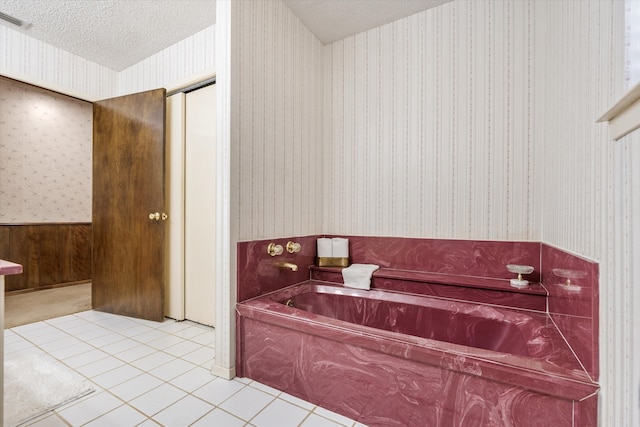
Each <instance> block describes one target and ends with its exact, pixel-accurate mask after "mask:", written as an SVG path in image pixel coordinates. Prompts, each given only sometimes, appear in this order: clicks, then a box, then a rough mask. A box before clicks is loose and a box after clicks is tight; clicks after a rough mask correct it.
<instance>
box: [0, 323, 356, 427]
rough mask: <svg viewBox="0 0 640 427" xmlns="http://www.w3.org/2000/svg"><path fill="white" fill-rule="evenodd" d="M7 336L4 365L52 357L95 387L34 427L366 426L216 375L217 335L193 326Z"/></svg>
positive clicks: (27, 331)
mask: <svg viewBox="0 0 640 427" xmlns="http://www.w3.org/2000/svg"><path fill="white" fill-rule="evenodd" d="M4 337H5V350H4V351H5V360H9V359H11V358H15V357H18V356H21V355H25V354H40V355H43V356H45V357H50V358H51V359H52V360H53V361H58V362H59V363H62V364H64V365H65V366H67V367H69V368H71V369H72V370H74V371H75V372H76V373H77V375H79V376H81V377H84V378H87V379H88V380H89V381H91V382H92V383H93V386H94V388H95V392H93V393H91V394H90V395H88V396H86V397H84V398H82V399H79V400H76V401H75V402H71V403H70V404H68V405H66V406H63V407H61V408H59V409H57V410H55V411H53V412H50V413H48V414H46V415H44V416H42V417H40V418H38V419H36V420H34V421H32V422H31V423H30V424H27V425H29V426H37V427H59V426H92V427H93V426H105V427H113V426H117V427H126V426H144V427H147V426H157V425H162V426H170V427H174V426H175V427H179V426H198V427H214V426H215V427H235V426H255V427H271V426H273V427H288V426H303V427H340V426H349V427H364V426H363V425H362V424H360V423H356V422H354V421H353V420H350V419H348V418H346V417H344V416H342V415H338V414H336V413H333V412H330V411H327V410H325V409H323V408H320V407H318V406H315V405H313V404H311V403H308V402H305V401H303V400H300V399H298V398H296V397H294V396H291V395H288V394H286V393H282V392H280V391H278V390H275V389H273V388H271V387H268V386H266V385H263V384H260V383H258V382H255V381H252V380H249V379H246V378H235V379H233V380H231V381H228V380H225V379H223V378H219V377H216V376H214V375H211V373H210V371H209V370H210V368H211V365H212V363H213V357H214V351H213V346H214V342H215V340H214V330H213V329H212V328H208V327H205V326H202V325H198V324H195V323H192V322H188V321H187V322H175V321H173V320H169V319H167V320H166V321H165V322H163V323H156V322H148V321H144V320H138V319H132V318H128V317H123V316H117V315H112V314H107V313H101V312H97V311H85V312H82V313H78V314H74V315H69V316H64V317H59V318H55V319H51V320H47V321H43V322H37V323H32V324H30V325H24V326H18V327H15V328H12V329H6V330H5V331H4Z"/></svg>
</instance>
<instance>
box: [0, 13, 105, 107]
mask: <svg viewBox="0 0 640 427" xmlns="http://www.w3.org/2000/svg"><path fill="white" fill-rule="evenodd" d="M0 74H2V75H5V76H7V77H11V78H15V79H19V80H25V81H27V82H29V83H33V84H36V85H40V86H44V87H47V88H49V89H52V90H57V91H59V92H62V93H65V94H68V95H72V96H76V97H79V98H82V99H87V100H91V101H94V100H97V99H104V98H108V97H110V96H113V94H114V93H115V92H116V78H117V73H116V72H115V71H113V70H111V69H109V68H107V67H103V66H102V65H98V64H96V63H95V62H91V61H89V60H86V59H84V58H81V57H79V56H77V55H74V54H72V53H70V52H67V51H65V50H62V49H59V48H57V47H54V46H51V45H49V44H47V43H44V42H41V41H40V40H37V39H34V38H33V37H30V36H28V35H26V34H24V33H21V32H19V31H16V30H13V29H11V28H8V27H6V26H4V25H1V26H0Z"/></svg>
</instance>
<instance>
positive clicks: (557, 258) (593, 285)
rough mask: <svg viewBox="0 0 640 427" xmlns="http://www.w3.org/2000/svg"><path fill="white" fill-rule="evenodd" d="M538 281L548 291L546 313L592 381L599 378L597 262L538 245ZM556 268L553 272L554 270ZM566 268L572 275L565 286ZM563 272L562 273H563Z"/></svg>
mask: <svg viewBox="0 0 640 427" xmlns="http://www.w3.org/2000/svg"><path fill="white" fill-rule="evenodd" d="M542 265H543V269H542V277H543V279H542V281H543V283H544V286H545V288H546V289H547V291H548V292H549V315H550V316H551V318H552V319H553V321H554V322H556V325H558V329H560V331H561V332H562V334H563V335H564V336H565V338H566V339H567V341H568V342H569V345H571V348H572V349H573V351H575V353H576V355H577V356H578V358H579V359H580V361H581V362H582V364H583V365H584V367H585V369H586V370H587V372H589V374H590V375H591V377H592V378H593V379H594V381H597V380H598V378H599V373H600V372H599V360H598V352H597V349H598V322H599V318H598V307H599V291H598V281H599V267H598V263H596V262H593V261H590V260H586V259H584V258H582V257H579V256H576V255H573V254H570V253H568V252H565V251H562V250H560V249H557V248H555V247H553V246H550V245H547V244H542ZM554 270H556V273H554ZM559 270H568V272H569V273H570V274H571V275H573V276H575V277H576V278H573V279H571V286H570V287H567V286H566V285H565V284H566V278H563V277H561V276H558V274H559V273H564V272H562V271H559ZM565 274H566V273H565Z"/></svg>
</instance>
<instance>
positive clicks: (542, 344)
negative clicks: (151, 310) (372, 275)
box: [236, 281, 598, 427]
mask: <svg viewBox="0 0 640 427" xmlns="http://www.w3.org/2000/svg"><path fill="white" fill-rule="evenodd" d="M236 307H237V308H236V315H237V335H236V339H237V363H236V370H237V373H238V375H239V376H244V377H248V378H252V379H255V380H257V381H260V382H262V383H265V384H268V385H270V386H272V387H274V388H276V389H279V390H282V391H285V392H287V393H289V394H292V395H294V396H297V397H300V398H302V399H305V400H307V401H310V402H312V403H314V404H317V405H319V406H322V407H325V408H327V409H330V410H332V411H335V412H338V413H340V414H343V415H345V416H347V417H349V418H352V419H354V420H357V421H359V422H362V423H363V424H366V425H369V426H403V427H406V426H441V425H442V426H445V425H446V426H476V425H477V426H518V427H520V426H538V425H540V426H548V425H553V426H589V425H594V426H595V425H597V420H595V419H594V416H593V414H595V407H596V405H597V397H596V396H597V391H598V385H597V384H596V383H594V382H592V381H591V379H590V378H589V376H588V375H587V373H586V372H585V370H584V369H583V367H582V366H581V365H580V363H579V362H578V360H577V359H576V358H575V356H574V354H573V352H572V351H571V349H570V348H569V347H568V346H567V344H566V342H565V340H564V339H563V337H562V336H561V335H560V333H559V332H558V330H557V328H556V326H555V324H554V323H553V322H552V321H551V320H550V318H549V317H548V315H547V314H546V313H542V312H535V311H524V310H513V309H507V308H502V307H498V306H491V305H487V304H470V303H465V302H460V301H455V300H448V299H440V298H434V297H425V296H418V295H412V294H404V293H400V292H392V291H382V290H375V289H374V290H370V291H365V290H356V289H348V288H344V287H342V286H335V285H330V284H327V283H324V282H317V281H306V282H303V283H300V284H297V285H293V286H290V287H287V288H284V289H281V290H278V291H275V292H272V293H269V294H266V295H263V296H260V297H257V298H253V299H250V300H247V301H244V302H241V303H238V304H237V306H236Z"/></svg>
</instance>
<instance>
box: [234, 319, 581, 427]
mask: <svg viewBox="0 0 640 427" xmlns="http://www.w3.org/2000/svg"><path fill="white" fill-rule="evenodd" d="M292 326H294V325H292ZM242 342H243V354H244V358H243V359H242V360H241V361H240V364H239V365H238V367H239V368H240V369H239V371H240V375H242V376H245V377H247V378H252V379H255V380H257V381H260V382H262V383H265V384H267V385H270V386H272V387H274V388H276V389H279V390H282V391H285V392H287V393H289V394H292V395H294V396H297V397H299V398H302V399H305V400H308V401H310V402H312V403H314V404H317V405H320V406H322V407H324V408H327V409H329V410H332V411H335V412H338V413H340V414H343V415H345V416H347V417H350V418H352V419H355V420H357V421H359V422H362V423H364V424H366V425H369V426H371V427H375V426H385V427H386V426H403V427H405V426H430V425H433V426H436V425H451V426H467V425H483V426H484V425H496V426H497V425H500V426H502V425H514V426H522V427H526V426H534V425H536V426H537V425H553V426H571V425H572V411H573V404H572V403H573V402H572V401H571V400H570V399H566V398H560V397H558V396H553V395H549V394H546V393H543V392H539V391H533V390H531V389H527V388H523V387H519V386H515V385H511V384H510V383H509V379H510V378H512V377H513V375H512V374H513V373H512V372H511V373H509V372H508V370H505V372H504V374H503V376H502V378H500V379H499V380H495V381H494V380H493V379H492V378H490V376H487V377H485V376H483V375H484V373H485V372H483V369H485V368H489V367H488V366H484V365H482V364H477V363H474V362H473V361H471V360H469V358H466V357H456V356H453V355H449V356H447V355H441V356H440V358H439V359H438V358H436V360H434V362H432V363H424V362H420V361H415V360H407V359H405V358H403V357H402V356H401V354H402V352H400V351H398V352H397V354H395V355H394V354H389V353H380V352H375V351H371V350H370V349H368V348H365V347H361V346H359V345H358V343H356V342H353V341H352V340H349V339H348V337H345V336H344V333H343V332H341V331H340V330H334V332H333V333H331V334H330V337H329V338H327V337H324V336H321V335H318V334H316V335H314V334H308V333H305V331H302V330H300V328H298V327H294V328H293V329H290V328H287V327H281V326H277V325H274V324H268V323H263V322H260V321H256V320H252V319H246V318H245V319H244V320H243V327H242ZM409 354H411V353H409ZM529 374H530V373H529ZM532 382H534V381H532ZM534 387H537V388H544V389H545V390H551V391H554V392H557V391H558V390H557V389H558V387H550V386H549V384H546V386H542V385H539V384H538V385H535V384H534Z"/></svg>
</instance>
